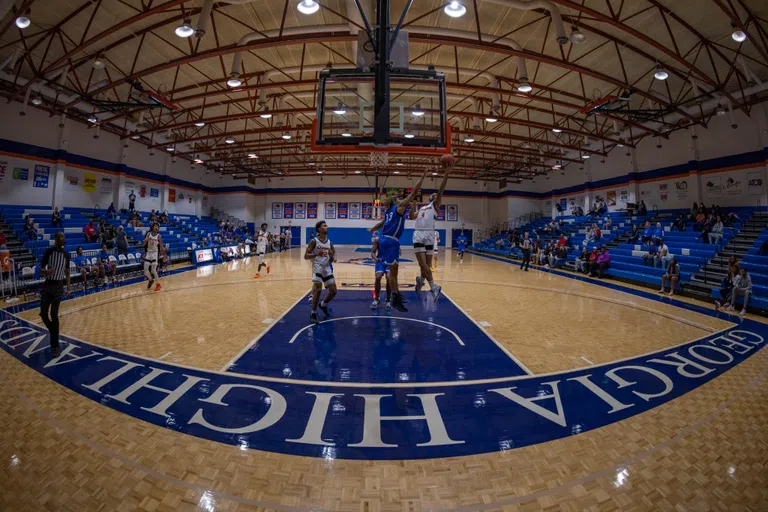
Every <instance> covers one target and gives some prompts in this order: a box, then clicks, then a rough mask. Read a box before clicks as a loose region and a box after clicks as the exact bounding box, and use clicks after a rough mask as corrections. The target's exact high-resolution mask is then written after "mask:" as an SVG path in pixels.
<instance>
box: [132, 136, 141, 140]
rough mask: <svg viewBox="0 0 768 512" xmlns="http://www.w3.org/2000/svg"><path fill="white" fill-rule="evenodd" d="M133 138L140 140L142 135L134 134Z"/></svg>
mask: <svg viewBox="0 0 768 512" xmlns="http://www.w3.org/2000/svg"><path fill="white" fill-rule="evenodd" d="M131 138H132V139H133V140H139V138H141V136H140V135H132V136H131Z"/></svg>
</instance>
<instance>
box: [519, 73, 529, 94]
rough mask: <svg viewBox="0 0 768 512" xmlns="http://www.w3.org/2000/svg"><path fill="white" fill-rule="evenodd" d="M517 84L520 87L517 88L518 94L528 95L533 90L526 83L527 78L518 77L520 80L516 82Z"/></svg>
mask: <svg viewBox="0 0 768 512" xmlns="http://www.w3.org/2000/svg"><path fill="white" fill-rule="evenodd" d="M518 82H519V83H520V85H518V86H517V90H518V92H525V93H528V92H531V91H532V90H533V87H531V84H529V83H528V77H527V76H523V77H520V80H518Z"/></svg>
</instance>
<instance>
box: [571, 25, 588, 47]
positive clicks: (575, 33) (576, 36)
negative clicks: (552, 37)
mask: <svg viewBox="0 0 768 512" xmlns="http://www.w3.org/2000/svg"><path fill="white" fill-rule="evenodd" d="M568 39H570V40H571V42H572V43H573V44H581V43H584V42H586V40H587V36H585V35H584V33H583V32H582V31H581V30H579V27H577V26H576V25H571V36H570V37H569V38H568Z"/></svg>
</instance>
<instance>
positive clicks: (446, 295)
mask: <svg viewBox="0 0 768 512" xmlns="http://www.w3.org/2000/svg"><path fill="white" fill-rule="evenodd" d="M441 293H442V295H443V297H445V298H446V299H448V300H449V301H451V302H452V303H453V305H454V306H456V307H457V308H458V309H459V311H461V312H462V313H464V316H466V317H467V318H469V319H470V320H471V321H472V323H473V324H475V325H476V326H477V328H478V329H480V330H481V331H483V334H485V335H486V336H488V338H490V340H491V341H492V342H494V343H495V344H496V346H497V347H499V348H500V349H501V351H502V352H504V353H505V354H507V357H509V358H510V359H511V360H512V361H514V362H515V364H517V366H519V367H520V369H521V370H523V371H524V372H525V373H527V374H528V375H534V373H533V372H532V371H531V370H529V369H528V367H527V366H525V365H524V364H523V362H522V361H520V360H519V359H518V358H516V357H515V356H514V355H513V354H512V352H510V351H509V350H507V348H506V347H505V346H504V345H502V344H501V343H499V342H498V341H497V340H496V338H494V337H493V336H491V333H489V332H488V331H486V330H485V328H484V327H483V326H482V325H480V324H479V323H477V322H476V321H475V319H474V318H472V317H471V316H469V314H468V313H467V312H466V311H464V309H463V308H462V307H461V306H459V305H458V304H457V303H456V301H455V300H453V299H452V298H450V297H449V296H448V294H447V293H445V291H443V292H441Z"/></svg>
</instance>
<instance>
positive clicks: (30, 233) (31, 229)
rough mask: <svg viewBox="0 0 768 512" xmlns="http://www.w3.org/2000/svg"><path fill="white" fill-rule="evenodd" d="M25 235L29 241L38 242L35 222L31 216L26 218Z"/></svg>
mask: <svg viewBox="0 0 768 512" xmlns="http://www.w3.org/2000/svg"><path fill="white" fill-rule="evenodd" d="M24 235H25V236H26V237H27V240H29V241H31V242H34V241H35V240H37V229H35V221H34V220H33V219H32V218H31V217H30V216H29V215H25V216H24Z"/></svg>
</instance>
